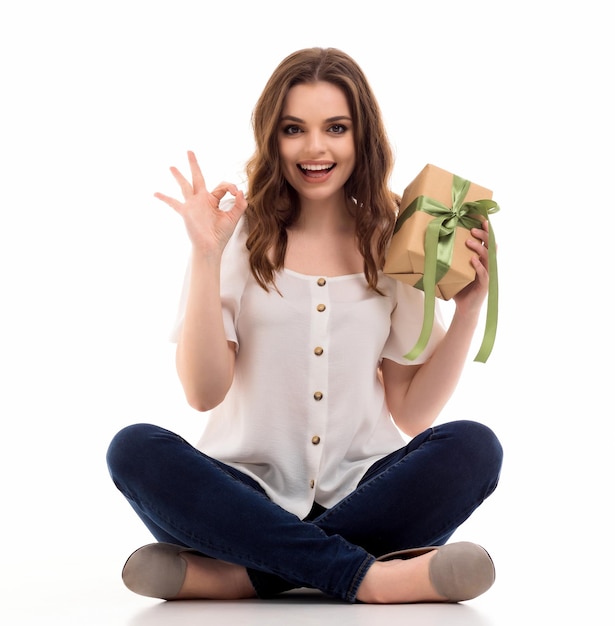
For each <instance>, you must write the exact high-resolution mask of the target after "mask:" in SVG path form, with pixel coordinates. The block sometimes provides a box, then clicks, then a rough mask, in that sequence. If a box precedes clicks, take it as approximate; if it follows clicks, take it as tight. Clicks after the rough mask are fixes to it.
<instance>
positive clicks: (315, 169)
mask: <svg viewBox="0 0 615 626" xmlns="http://www.w3.org/2000/svg"><path fill="white" fill-rule="evenodd" d="M300 167H301V169H302V170H310V171H312V172H318V171H320V170H330V169H331V168H332V167H333V165H301V166H300Z"/></svg>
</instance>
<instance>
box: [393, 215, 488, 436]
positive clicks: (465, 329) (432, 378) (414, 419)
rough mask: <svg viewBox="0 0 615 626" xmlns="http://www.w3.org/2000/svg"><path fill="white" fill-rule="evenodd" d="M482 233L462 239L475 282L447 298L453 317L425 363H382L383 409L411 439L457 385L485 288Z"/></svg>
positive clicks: (484, 236)
mask: <svg viewBox="0 0 615 626" xmlns="http://www.w3.org/2000/svg"><path fill="white" fill-rule="evenodd" d="M488 228H489V225H488V223H487V222H486V221H485V223H484V224H483V228H482V229H480V228H473V229H472V235H473V236H474V237H476V239H468V241H467V246H468V247H469V248H470V249H471V250H473V251H474V252H475V253H476V256H473V257H472V261H471V262H472V265H473V266H474V269H475V270H476V279H475V280H474V281H473V282H472V283H471V284H469V285H468V286H467V287H465V288H464V289H462V290H461V291H460V292H459V293H458V294H457V295H456V296H454V297H453V300H454V302H455V314H454V316H453V319H452V320H451V323H450V326H449V328H448V331H447V333H446V335H445V336H444V337H443V338H442V340H441V341H440V343H439V344H438V347H437V348H436V349H435V351H434V353H433V354H432V355H431V357H430V359H429V360H428V361H426V362H425V363H423V364H421V365H400V364H398V363H394V362H393V361H391V360H389V359H383V361H382V379H383V383H384V388H385V393H386V398H387V404H388V407H389V410H390V412H391V415H392V417H393V420H394V421H395V423H396V424H397V426H398V428H400V429H401V430H402V431H403V432H404V433H406V434H407V435H410V436H414V435H417V434H418V433H420V432H422V431H423V430H425V429H426V428H429V427H430V426H431V425H432V424H433V423H434V421H435V420H436V418H437V417H438V415H439V413H440V411H441V410H442V409H443V408H444V405H445V404H446V403H447V402H448V400H449V398H450V397H451V396H452V394H453V392H454V390H455V388H456V386H457V383H458V382H459V378H460V376H461V373H462V371H463V368H464V365H465V363H466V360H467V357H468V351H469V349H470V346H471V343H472V338H473V336H474V331H475V330H476V326H477V324H478V321H479V317H480V311H481V308H482V305H483V302H484V300H485V297H486V295H487V292H488V289H489V272H488V263H487V237H488ZM477 240H478V241H477Z"/></svg>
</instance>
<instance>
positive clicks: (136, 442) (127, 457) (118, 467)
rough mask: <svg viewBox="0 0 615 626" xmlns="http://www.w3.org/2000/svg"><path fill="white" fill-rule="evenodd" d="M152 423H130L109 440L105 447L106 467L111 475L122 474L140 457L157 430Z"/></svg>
mask: <svg viewBox="0 0 615 626" xmlns="http://www.w3.org/2000/svg"><path fill="white" fill-rule="evenodd" d="M159 430H160V429H159V428H158V427H157V426H153V425H152V424H132V425H130V426H126V427H125V428H122V430H120V431H119V432H118V433H117V434H116V435H115V436H114V437H113V439H112V440H111V443H110V444H109V447H108V449H107V467H108V468H109V472H110V473H111V476H112V477H114V478H115V477H117V476H118V475H122V474H123V473H125V471H126V470H127V469H128V468H129V467H130V466H131V465H133V464H134V463H138V462H139V460H141V459H142V457H143V454H144V452H145V450H146V449H147V447H148V442H150V441H151V440H152V435H153V434H154V433H156V432H159Z"/></svg>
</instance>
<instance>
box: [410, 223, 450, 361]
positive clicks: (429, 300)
mask: <svg viewBox="0 0 615 626" xmlns="http://www.w3.org/2000/svg"><path fill="white" fill-rule="evenodd" d="M440 224H441V220H438V219H434V220H432V221H431V222H430V224H429V226H428V227H427V232H426V233H425V267H424V269H423V293H424V298H425V299H424V306H423V327H422V328H421V333H420V335H419V338H418V339H417V342H416V344H415V345H414V348H412V350H410V352H408V353H407V354H405V355H404V358H405V359H408V360H409V361H414V359H416V358H417V357H418V356H419V355H420V354H421V352H423V350H424V349H425V348H426V346H427V342H428V341H429V337H430V336H431V331H432V329H433V322H434V316H435V310H436V272H437V264H438V259H437V247H438V234H439V232H440Z"/></svg>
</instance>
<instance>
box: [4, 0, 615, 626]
mask: <svg viewBox="0 0 615 626" xmlns="http://www.w3.org/2000/svg"><path fill="white" fill-rule="evenodd" d="M607 4H608V3H605V2H600V1H599V0H586V1H584V2H570V1H568V0H561V1H559V2H557V1H545V0H533V1H527V0H517V1H516V2H493V1H491V2H489V1H480V0H467V1H465V2H453V1H450V2H442V1H439V0H431V1H429V2H422V3H418V2H409V3H397V2H389V1H388V0H380V1H379V2H365V1H364V0H351V1H346V0H342V1H335V0H331V1H329V2H326V3H322V2H318V3H309V2H301V3H295V2H287V1H286V2H284V1H276V0H262V1H261V2H250V3H249V2H237V1H235V0H225V1H224V2H222V1H221V2H218V3H210V2H198V1H196V0H193V1H190V0H174V1H173V2H171V1H166V2H162V1H159V0H153V1H150V2H145V1H144V0H143V1H137V0H124V1H123V2H119V1H117V0H107V1H105V2H98V1H90V2H88V1H81V2H77V1H74V2H71V1H68V0H56V1H55V2H43V1H38V2H37V1H28V0H24V1H21V2H4V3H3V4H2V5H1V8H0V89H1V96H0V112H1V116H0V184H1V186H0V211H1V213H0V297H1V303H2V304H1V307H0V315H1V324H0V368H1V372H0V373H1V377H0V417H1V419H2V439H1V442H2V443H1V445H2V453H1V455H0V463H1V466H0V470H1V471H0V476H1V479H2V485H1V489H2V513H1V517H0V523H1V525H2V526H1V530H2V539H3V546H2V548H1V553H2V565H0V576H1V577H2V579H3V580H2V583H1V585H0V587H1V588H2V589H3V592H4V591H6V592H7V597H8V598H9V602H8V605H7V604H6V603H3V606H0V621H1V620H2V617H1V616H2V611H3V610H4V609H3V607H5V608H6V607H8V608H6V610H7V611H8V612H7V615H12V616H13V617H12V618H11V619H12V621H11V620H9V622H7V623H11V624H12V623H16V621H15V619H16V618H15V615H17V613H19V615H21V616H22V617H23V616H24V615H28V614H29V612H31V613H32V615H35V614H37V610H38V609H36V602H35V601H34V600H32V598H39V599H40V598H41V597H44V598H47V597H48V596H51V595H53V596H54V597H55V598H56V599H57V602H58V608H57V611H59V614H61V611H62V610H63V609H62V598H70V597H71V595H72V594H73V593H78V592H79V589H83V588H87V589H88V590H90V591H91V590H92V589H93V588H95V589H100V590H101V593H104V591H105V588H106V587H110V586H112V587H114V588H115V587H117V586H118V585H119V582H118V580H119V578H118V577H119V569H120V568H121V564H122V563H123V560H124V558H125V557H126V556H127V555H128V554H129V553H130V552H131V551H132V550H133V549H134V548H136V547H138V545H140V544H142V543H147V542H148V541H150V537H149V535H148V534H147V532H146V531H145V529H144V528H143V527H142V526H141V524H140V522H139V521H138V520H137V518H136V516H134V515H133V513H132V511H131V510H130V509H129V507H128V505H127V504H126V503H125V502H124V500H123V498H122V497H121V495H120V494H119V492H117V491H116V490H115V488H114V486H113V485H112V483H111V481H110V480H109V478H108V474H107V469H106V465H105V451H106V447H107V444H108V442H109V440H110V439H111V437H112V436H113V434H114V433H115V432H116V431H117V430H119V429H120V428H121V427H123V426H124V425H127V424H129V423H132V422H137V421H150V422H154V423H158V424H160V425H163V426H166V427H169V428H172V429H174V430H176V431H177V432H180V433H181V434H183V435H184V436H185V437H187V438H189V439H192V440H194V439H195V438H196V437H197V436H198V434H199V433H200V431H201V428H202V425H203V416H202V415H200V414H198V413H196V412H195V411H193V410H191V409H189V408H188V407H187V405H186V403H185V401H184V399H183V396H182V394H181V390H180V387H179V384H178V382H177V379H176V375H175V370H174V363H173V346H172V345H171V344H170V343H169V342H168V333H169V330H170V328H171V325H172V323H173V319H174V315H175V308H176V305H177V299H178V296H179V290H180V286H181V281H182V278H183V272H184V266H185V262H186V258H187V253H188V246H187V238H186V236H185V233H184V230H183V225H182V223H181V220H180V218H179V217H178V216H177V215H175V214H174V213H173V211H172V210H171V209H169V208H168V207H166V206H165V205H163V204H162V203H160V202H159V201H157V200H156V199H155V198H153V193H154V192H155V191H163V192H166V193H172V194H175V193H176V189H175V185H174V181H173V179H172V177H171V175H170V174H169V172H168V166H170V165H177V166H179V167H180V169H184V170H185V169H186V157H185V153H186V150H188V149H192V150H195V151H196V153H197V156H198V157H199V159H200V161H201V163H202V167H203V170H204V172H205V176H206V179H207V180H208V182H209V183H210V184H211V185H214V184H216V183H217V182H219V181H220V180H223V179H227V180H232V181H235V182H237V183H238V184H240V185H241V184H243V174H242V171H243V164H244V162H245V161H246V160H247V158H248V157H249V156H250V154H251V151H252V135H251V127H250V115H251V111H252V107H253V105H254V103H255V101H256V99H257V97H258V95H259V93H260V91H261V89H262V87H263V86H264V83H265V81H266V79H267V78H268V76H269V75H270V74H271V72H272V71H273V69H274V68H275V66H276V65H277V64H278V62H279V61H280V60H281V59H282V58H283V57H285V56H286V55H287V54H288V53H290V52H292V51H294V50H296V49H298V48H302V47H308V46H314V45H317V46H334V47H338V48H341V49H343V50H345V51H346V52H348V53H350V54H351V55H352V56H353V57H354V58H355V59H356V60H357V61H358V62H359V64H360V65H361V66H362V68H363V69H364V70H365V72H366V74H367V76H368V78H369V79H370V82H371V84H372V86H373V88H374V90H375V92H376V94H377V96H378V98H379V101H380V104H381V108H382V110H383V114H384V117H385V121H386V124H387V128H388V131H389V133H390V136H391V140H392V142H393V145H394V147H395V151H396V159H397V161H396V169H395V174H394V178H393V181H392V184H393V187H394V189H395V190H396V191H398V192H399V193H401V192H402V191H403V188H404V186H405V185H406V184H407V183H408V182H410V180H411V179H412V178H413V177H414V175H415V174H416V173H417V172H418V171H419V170H420V169H421V168H422V167H423V165H424V164H425V163H428V162H430V163H434V164H436V165H438V166H440V167H443V168H444V169H447V170H449V171H453V172H455V173H456V174H459V175H461V176H463V177H466V178H470V179H472V180H474V181H475V182H477V183H478V184H481V185H483V186H486V187H489V188H490V189H493V190H494V198H495V199H496V200H497V201H498V202H499V204H500V206H501V211H500V213H498V214H496V215H495V216H493V219H492V223H493V226H494V230H495V233H496V236H497V239H498V245H499V268H500V293H501V297H500V324H499V329H498V337H497V340H496V345H495V349H494V352H493V354H492V356H491V358H490V359H489V361H488V363H487V364H478V363H473V362H472V361H471V359H470V360H469V362H468V366H467V369H466V372H465V374H464V376H463V379H462V381H461V384H460V387H459V390H458V392H457V394H456V396H455V398H454V399H453V400H452V401H451V403H450V404H449V406H448V407H447V409H446V410H445V412H444V413H443V415H442V417H441V420H445V419H453V418H472V419H478V420H480V421H483V422H485V423H486V424H488V425H490V426H491V427H492V428H493V429H494V430H495V431H496V432H497V433H498V434H499V436H500V438H501V440H502V442H503V444H504V447H505V453H506V458H505V465H504V470H503V474H502V479H501V483H500V487H499V489H498V491H497V492H496V493H495V495H494V496H492V498H491V499H490V500H489V501H487V502H486V503H485V505H484V506H483V507H482V508H481V509H479V511H478V512H477V513H476V514H475V516H474V517H473V518H472V519H471V520H470V521H469V522H468V523H467V524H466V525H465V526H464V527H463V528H462V529H460V530H459V532H458V534H457V536H456V537H457V538H468V539H471V540H475V541H478V542H480V543H483V544H484V545H485V546H487V547H488V548H489V549H490V551H491V552H492V554H493V555H494V558H496V560H497V565H498V584H497V585H496V587H495V588H494V590H493V591H492V592H490V594H487V596H485V598H486V599H485V606H486V607H492V608H493V610H494V611H495V614H496V615H497V617H498V619H497V621H496V623H498V624H502V623H504V622H505V618H510V619H513V617H515V616H516V617H515V619H517V618H518V617H519V615H520V613H519V611H522V610H523V609H522V608H520V607H525V606H527V605H528V604H527V603H528V602H530V600H531V601H537V602H538V605H537V606H539V607H544V610H553V604H554V603H556V604H557V605H558V606H559V607H561V609H562V611H563V614H565V615H568V616H573V615H574V614H575V613H574V612H575V611H576V610H577V608H578V609H579V610H581V611H597V612H598V613H597V614H600V613H599V611H600V609H599V605H600V602H601V601H602V600H604V599H605V597H608V595H607V594H608V593H609V591H610V589H611V587H612V573H610V572H609V573H607V574H606V575H600V573H601V572H602V569H601V566H600V564H601V563H604V562H606V563H609V559H611V562H612V558H613V551H612V548H611V547H610V540H611V538H610V531H611V530H612V514H611V513H608V512H607V506H608V504H609V501H610V500H612V495H611V491H612V487H611V483H612V477H613V462H612V455H611V451H612V449H613V446H612V443H611V440H610V437H611V432H612V427H611V424H612V422H613V418H614V417H615V414H614V413H615V411H614V410H613V406H612V403H611V386H612V384H613V382H612V380H613V349H614V347H615V346H614V345H613V344H614V342H613V329H612V322H611V314H610V312H609V309H608V308H607V307H606V306H605V305H606V304H607V303H609V302H610V298H611V296H612V293H611V292H612V287H611V285H612V273H613V271H612V268H611V264H612V263H611V261H612V253H611V251H612V244H611V243H610V241H611V238H612V237H613V233H612V232H611V231H612V224H613V215H612V214H613V208H614V205H613V166H614V165H615V163H614V159H613V141H614V139H615V133H614V128H613V110H615V108H614V107H615V102H614V99H613V95H612V84H613V59H614V58H615V47H614V45H613V33H612V28H611V26H612V21H611V19H610V17H609V12H608V11H607ZM365 330H366V332H369V329H365ZM477 339H480V337H477ZM609 577H610V583H609V580H608V578H609ZM54 585H55V587H54ZM50 589H53V590H54V591H50ZM45 594H47V595H45ZM11 602H13V603H14V604H13V605H12V604H11ZM489 603H491V604H489ZM15 607H17V608H15ZM515 607H516V609H515ZM515 610H517V613H515ZM11 611H13V612H11ZM33 619H34V618H33ZM39 623H41V622H39ZM46 623H51V622H49V621H47V622H46ZM58 623H68V622H67V620H66V619H65V620H64V621H62V619H61V618H60V619H59V621H58ZM116 623H117V622H116ZM536 623H538V622H536Z"/></svg>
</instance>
